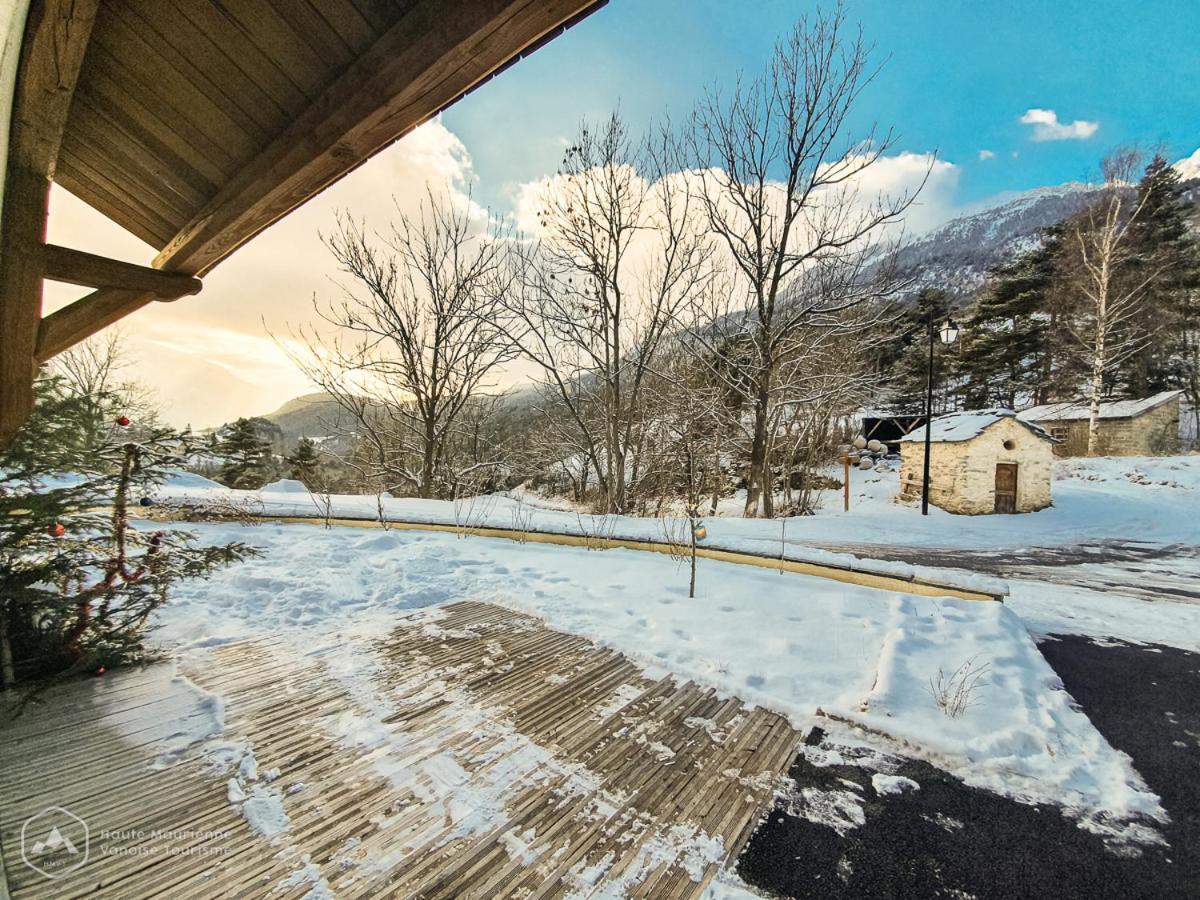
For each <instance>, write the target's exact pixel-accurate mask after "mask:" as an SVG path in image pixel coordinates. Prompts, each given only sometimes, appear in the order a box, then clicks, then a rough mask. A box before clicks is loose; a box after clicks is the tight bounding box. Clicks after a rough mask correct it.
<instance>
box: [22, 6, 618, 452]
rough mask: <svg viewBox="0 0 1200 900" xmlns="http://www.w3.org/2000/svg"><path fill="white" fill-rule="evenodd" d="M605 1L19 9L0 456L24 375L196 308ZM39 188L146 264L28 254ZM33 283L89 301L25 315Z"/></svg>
mask: <svg viewBox="0 0 1200 900" xmlns="http://www.w3.org/2000/svg"><path fill="white" fill-rule="evenodd" d="M604 2H606V0H460V2H450V0H32V2H31V3H30V4H29V13H28V16H27V19H26V22H25V28H24V38H23V42H22V44H21V53H20V61H19V68H18V70H17V82H16V89H15V94H14V98H13V106H12V117H11V128H10V132H9V142H8V159H7V171H6V172H5V180H4V194H3V210H2V219H0V446H4V445H7V443H8V442H9V441H10V440H11V439H12V436H13V435H14V433H15V432H16V430H17V428H18V427H19V426H20V425H21V424H22V423H23V422H24V421H25V420H26V419H27V418H28V415H29V412H30V410H31V409H32V403H33V399H32V384H33V378H34V376H35V373H36V369H37V366H38V365H40V364H41V363H42V362H44V361H45V360H47V359H49V358H50V357H52V356H54V355H55V354H56V353H59V352H61V351H62V350H64V349H66V348H68V347H70V346H72V345H73V344H75V343H77V342H78V341H81V340H83V339H84V338H87V337H88V336H90V335H92V334H94V333H95V332H96V331H98V330H100V329H101V328H104V327H105V326H107V325H110V324H112V323H113V322H115V321H117V320H118V319H120V318H121V317H123V316H126V315H128V314H129V313H131V312H133V311H134V310H136V309H139V308H140V307H142V306H144V305H146V304H147V303H150V302H153V301H155V300H174V299H176V298H178V297H181V296H184V295H187V294H194V293H197V292H198V291H199V290H200V287H201V282H200V276H203V275H204V274H205V273H206V272H208V271H209V270H210V269H211V268H212V267H213V266H215V265H216V264H217V263H218V262H220V261H221V260H222V259H224V258H225V257H226V256H228V255H229V254H231V253H232V252H233V251H234V250H236V249H237V248H238V247H239V246H241V245H242V244H243V243H245V242H246V241H248V240H249V239H250V238H252V237H253V236H254V235H256V234H258V233H259V232H260V231H262V230H263V229H265V228H266V227H267V226H269V225H271V224H272V223H273V222H275V221H276V220H278V219H279V218H281V217H283V216H285V215H287V214H288V213H289V212H291V211H292V210H293V209H295V208H296V207H298V206H300V205H301V204H303V203H304V202H305V201H306V200H308V199H309V198H311V197H312V196H313V195H315V194H317V193H318V192H320V191H321V190H323V189H324V188H326V187H328V186H329V185H330V184H332V183H333V182H334V181H336V180H338V179H339V178H341V177H342V176H344V175H346V174H347V173H348V172H350V171H352V170H353V169H355V168H356V167H357V166H359V165H361V164H362V163H363V162H365V161H366V160H367V159H368V158H370V157H371V156H373V155H374V154H375V153H377V152H379V151H380V150H382V149H383V148H384V147H386V146H388V145H389V144H391V143H392V142H394V141H395V140H397V139H398V138H400V137H402V136H403V135H404V134H406V133H407V132H409V131H411V130H412V129H413V128H415V127H416V126H417V125H419V124H421V123H422V122H424V121H426V120H427V119H429V118H431V117H432V116H434V115H435V114H437V113H438V112H439V111H440V110H442V109H444V108H445V107H446V106H448V105H450V104H451V103H453V102H454V101H455V100H457V99H458V98H460V97H461V96H463V94H465V93H467V92H469V91H470V90H472V89H473V88H475V87H477V86H478V85H479V84H481V83H482V82H483V81H486V80H487V79H488V78H489V77H491V76H492V75H494V74H496V73H497V72H498V71H500V70H501V69H503V68H505V67H506V66H507V65H509V64H511V63H512V62H514V61H515V60H517V59H519V58H520V57H521V56H523V55H525V54H527V53H529V52H531V51H532V50H533V49H535V48H536V47H538V46H540V45H541V44H542V43H545V42H546V41H548V40H550V39H552V38H553V37H555V36H556V35H558V34H559V33H561V32H562V31H563V30H565V28H567V27H569V26H570V25H572V24H574V22H575V21H577V20H578V19H580V18H582V17H584V16H586V15H587V14H589V13H590V12H592V11H593V10H594V9H596V8H597V7H599V6H601V5H603V4H604ZM2 37H3V36H2V35H0V39H2ZM52 181H57V182H58V183H59V184H61V185H62V186H63V187H65V188H66V189H67V190H69V191H70V192H71V193H73V194H75V195H76V196H77V197H79V198H80V199H82V200H84V201H85V202H86V203H88V204H89V205H91V206H92V207H94V208H95V209H97V210H98V211H100V212H101V213H103V214H104V215H105V216H107V217H108V218H109V219H111V220H113V221H114V222H116V223H117V224H119V225H121V226H122V227H124V228H125V229H127V230H128V231H130V232H132V233H133V234H135V235H137V236H138V237H139V238H141V239H142V240H144V241H145V242H146V243H148V244H150V245H151V246H153V247H155V248H156V249H157V250H158V251H159V252H158V255H157V256H156V257H155V258H154V259H153V260H152V261H151V260H148V261H147V263H148V264H147V265H146V266H137V265H131V264H129V263H123V262H117V261H115V260H108V259H104V258H102V257H99V256H95V255H93V254H89V253H86V252H81V251H79V250H69V249H67V248H58V247H53V246H47V245H46V244H45V233H46V232H45V227H46V209H47V200H48V195H49V186H50V182H52ZM43 279H50V280H56V281H66V282H69V283H72V284H77V285H85V286H87V287H93V288H95V289H96V290H95V291H94V292H93V293H91V294H89V295H88V296H86V297H84V298H83V299H81V300H78V301H76V302H74V303H72V304H70V305H69V306H67V307H65V308H63V309H61V310H59V311H57V312H54V313H52V314H50V315H48V316H45V317H43V316H42V282H43Z"/></svg>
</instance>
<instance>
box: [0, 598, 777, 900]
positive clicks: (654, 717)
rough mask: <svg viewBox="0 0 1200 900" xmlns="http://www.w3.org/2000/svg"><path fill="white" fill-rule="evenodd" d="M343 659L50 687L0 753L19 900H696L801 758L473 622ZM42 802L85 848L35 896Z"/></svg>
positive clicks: (512, 628) (497, 620)
mask: <svg viewBox="0 0 1200 900" xmlns="http://www.w3.org/2000/svg"><path fill="white" fill-rule="evenodd" d="M354 649H355V652H354V654H353V655H352V656H350V657H348V656H347V655H346V654H345V653H344V652H343V651H344V650H345V648H344V647H342V648H326V649H325V650H322V651H318V652H315V653H310V654H305V653H304V652H302V651H300V648H299V647H298V646H297V645H296V644H294V643H290V642H287V641H282V642H281V641H270V640H257V641H244V642H240V643H235V644H229V645H225V646H223V647H220V648H217V649H215V650H212V651H208V652H193V653H191V654H189V655H188V656H187V657H186V660H185V664H184V667H185V669H186V672H187V675H188V678H189V679H190V680H184V679H182V678H179V677H176V678H174V679H172V678H170V675H169V669H170V667H169V666H166V665H162V666H155V667H152V668H151V669H150V670H149V671H147V672H144V673H139V672H129V673H123V674H119V675H116V676H112V677H110V678H109V679H106V680H104V681H92V682H84V683H78V682H77V683H73V684H70V685H66V686H63V687H61V688H59V689H57V690H56V691H54V693H53V695H52V696H51V697H50V698H49V702H48V703H47V704H46V705H45V706H43V707H41V708H37V709H34V710H33V711H31V712H29V713H28V714H27V715H26V716H25V717H23V718H22V719H20V720H18V722H17V724H16V726H15V728H14V729H13V730H12V731H11V732H9V733H6V734H5V737H4V739H3V741H0V786H2V787H3V790H2V791H0V797H2V798H3V799H2V800H0V813H2V822H3V833H2V837H3V846H4V848H5V854H6V858H5V860H4V861H5V863H6V864H7V868H8V871H9V873H10V876H11V878H12V884H11V889H12V892H13V896H14V898H17V900H20V898H24V897H37V898H46V900H49V898H54V897H68V896H97V895H105V896H110V895H111V896H122V897H130V898H133V897H157V896H163V895H166V894H170V895H171V896H173V897H181V898H183V897H212V896H216V895H221V896H229V897H236V896H268V895H269V896H280V897H299V896H310V897H330V896H337V897H344V898H348V897H379V896H395V897H415V896H420V897H427V898H431V900H432V898H451V897H478V898H492V897H510V896H537V897H563V896H568V895H574V894H579V895H588V896H591V895H599V896H627V895H636V896H654V897H673V898H689V897H698V896H699V895H700V894H701V893H702V892H703V891H704V889H705V887H706V885H707V884H708V882H709V881H710V880H711V879H712V877H713V876H714V875H715V874H716V873H717V872H718V870H719V869H720V868H721V867H722V866H723V865H726V864H728V863H730V862H731V860H732V859H733V858H735V857H736V855H737V853H738V851H739V850H740V848H741V846H742V845H743V843H744V842H745V840H746V839H747V838H748V837H749V834H750V832H751V830H752V829H753V827H754V826H755V825H756V824H757V821H758V817H759V814H760V811H761V810H762V809H763V808H764V807H765V805H766V804H767V803H768V802H769V800H770V799H771V797H772V792H773V790H774V788H775V787H776V785H777V783H778V781H779V778H780V776H781V775H782V773H783V772H784V771H785V770H786V769H787V767H788V765H789V764H790V763H791V760H792V758H793V756H794V754H795V752H796V749H797V746H798V744H799V741H800V736H799V734H798V733H797V732H796V731H795V730H794V729H792V728H791V727H790V726H789V725H788V723H787V721H786V720H785V719H784V718H783V717H781V716H778V715H776V714H774V713H771V712H768V711H766V710H762V709H757V710H750V709H746V708H745V707H744V706H743V704H742V703H741V702H740V701H738V700H737V699H736V698H729V697H726V698H722V697H720V696H718V695H717V692H716V691H714V690H713V689H712V688H707V687H704V686H701V685H697V684H695V683H692V682H679V681H676V680H674V679H671V678H660V679H658V680H653V681H652V680H649V679H647V678H645V677H644V676H643V675H642V673H641V671H640V669H639V667H638V666H636V665H634V664H633V663H632V662H630V661H629V660H628V659H626V658H625V657H623V656H622V655H621V654H619V653H615V652H613V651H611V650H604V649H602V648H599V647H597V646H596V645H594V644H592V643H591V642H589V641H587V640H585V639H582V638H579V637H575V636H572V635H567V634H563V633H561V632H556V631H552V630H550V629H548V628H546V627H545V626H544V625H542V624H541V623H540V622H539V621H538V620H536V619H534V618H532V617H529V616H525V615H521V614H519V613H514V612H512V611H510V610H507V609H503V608H500V607H496V606H492V605H489V604H483V603H473V602H463V603H456V604H452V605H449V606H446V607H441V608H437V609H430V610H423V611H419V612H416V613H412V614H410V615H408V616H407V617H404V618H403V619H402V620H401V624H400V626H399V627H398V628H396V629H395V631H394V632H393V633H392V634H391V635H389V636H388V637H387V638H386V639H384V640H375V641H369V642H366V643H363V644H360V645H358V646H356V647H355V648H354ZM210 692H215V693H210ZM218 696H220V697H223V698H224V700H222V701H218V700H217V699H216V698H217V697H218ZM67 725H70V727H71V740H70V742H63V741H59V740H58V735H59V730H60V729H61V728H63V727H65V726H67ZM186 739H192V742H191V743H190V744H186V746H185V743H186ZM81 749H82V752H81ZM47 806H59V807H62V808H65V809H68V810H70V811H71V812H72V813H73V814H74V815H78V816H80V817H81V818H83V819H84V820H85V821H86V822H87V823H88V825H89V827H90V828H91V831H92V834H93V835H95V837H94V838H93V845H94V846H93V848H92V857H91V859H90V860H89V861H88V862H86V863H84V864H83V865H82V866H81V867H80V868H79V869H77V870H76V871H75V872H73V873H71V874H70V875H68V876H67V877H64V878H61V879H59V880H56V881H51V882H47V881H46V880H45V879H44V878H42V877H40V876H39V875H37V874H36V873H34V872H32V871H31V870H30V869H28V868H26V867H25V866H22V865H21V864H20V860H19V858H17V857H15V856H14V857H11V858H10V857H9V850H10V848H17V847H19V846H20V834H19V830H20V827H21V822H22V821H23V820H24V819H25V818H26V817H27V816H30V815H33V814H35V813H37V812H39V811H41V810H42V809H43V808H45V807H47Z"/></svg>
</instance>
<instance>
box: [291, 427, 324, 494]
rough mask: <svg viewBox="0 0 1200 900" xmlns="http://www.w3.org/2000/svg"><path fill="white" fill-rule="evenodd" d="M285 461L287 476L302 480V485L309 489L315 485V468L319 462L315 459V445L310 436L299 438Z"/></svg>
mask: <svg viewBox="0 0 1200 900" xmlns="http://www.w3.org/2000/svg"><path fill="white" fill-rule="evenodd" d="M286 462H287V464H288V478H294V479H296V481H300V482H303V483H304V486H305V487H307V488H309V489H312V488H314V487H316V486H317V474H318V473H317V469H318V466H319V465H320V462H319V460H318V459H317V445H316V444H314V443H313V442H312V439H311V438H307V437H302V438H300V441H299V443H297V444H296V449H295V450H293V451H292V454H291V456H289V457H287V459H286Z"/></svg>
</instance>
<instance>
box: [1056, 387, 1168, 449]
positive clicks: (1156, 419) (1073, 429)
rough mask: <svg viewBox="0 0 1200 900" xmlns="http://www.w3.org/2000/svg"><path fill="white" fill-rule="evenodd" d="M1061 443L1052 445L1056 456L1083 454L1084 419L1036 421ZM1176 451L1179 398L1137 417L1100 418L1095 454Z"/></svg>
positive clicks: (1086, 440)
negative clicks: (1098, 439)
mask: <svg viewBox="0 0 1200 900" xmlns="http://www.w3.org/2000/svg"><path fill="white" fill-rule="evenodd" d="M1038 424H1039V425H1041V426H1042V427H1043V428H1045V429H1046V430H1047V431H1048V432H1050V434H1051V435H1053V436H1054V437H1056V438H1059V439H1060V440H1061V441H1062V443H1060V444H1058V445H1057V446H1056V447H1055V448H1054V452H1055V454H1056V455H1058V456H1087V450H1088V422H1087V419H1070V420H1066V421H1061V422H1055V421H1050V420H1046V421H1039V422H1038ZM1178 450H1179V401H1178V400H1177V399H1176V400H1172V401H1171V402H1169V403H1164V404H1162V405H1161V406H1156V407H1155V408H1154V409H1152V410H1149V411H1148V412H1145V413H1142V414H1141V415H1140V416H1131V417H1129V418H1124V419H1101V420H1100V441H1099V447H1098V449H1097V453H1096V455H1097V456H1157V455H1166V454H1171V453H1176V452H1178Z"/></svg>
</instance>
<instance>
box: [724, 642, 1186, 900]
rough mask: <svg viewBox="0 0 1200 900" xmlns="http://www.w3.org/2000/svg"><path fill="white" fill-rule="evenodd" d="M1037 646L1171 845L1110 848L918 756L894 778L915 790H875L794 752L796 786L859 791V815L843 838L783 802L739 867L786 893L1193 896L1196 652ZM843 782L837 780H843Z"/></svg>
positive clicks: (863, 778)
mask: <svg viewBox="0 0 1200 900" xmlns="http://www.w3.org/2000/svg"><path fill="white" fill-rule="evenodd" d="M1042 650H1043V653H1044V654H1045V656H1046V658H1047V659H1048V660H1049V661H1050V664H1051V665H1052V666H1054V668H1055V669H1056V671H1057V672H1058V673H1059V675H1060V676H1061V678H1062V679H1063V682H1064V684H1065V686H1066V688H1067V690H1068V691H1069V692H1070V693H1071V694H1072V696H1074V697H1075V699H1076V700H1077V701H1078V702H1079V704H1080V705H1081V706H1082V707H1083V709H1084V711H1085V712H1087V714H1088V715H1089V716H1090V717H1091V719H1092V721H1093V722H1094V723H1095V725H1096V727H1097V728H1098V729H1099V730H1100V731H1101V732H1102V733H1103V734H1104V735H1105V737H1106V738H1107V739H1108V740H1109V742H1110V743H1112V744H1113V745H1114V746H1116V747H1118V748H1120V749H1121V750H1124V751H1125V752H1126V753H1128V754H1129V755H1130V756H1131V757H1132V759H1133V763H1134V767H1135V768H1136V769H1137V770H1138V771H1139V772H1140V773H1141V774H1142V776H1143V777H1144V778H1145V780H1146V781H1147V783H1148V784H1149V785H1150V787H1151V789H1152V790H1154V791H1155V792H1156V793H1157V794H1158V795H1159V796H1160V797H1161V798H1162V801H1163V806H1164V807H1165V808H1166V810H1167V812H1168V813H1169V815H1170V816H1171V819H1172V822H1171V824H1170V825H1168V826H1166V827H1165V828H1163V829H1162V833H1163V836H1164V837H1165V838H1166V840H1167V841H1168V842H1169V846H1168V847H1161V848H1160V847H1153V848H1149V849H1146V850H1143V851H1142V852H1141V854H1140V855H1138V856H1130V855H1128V854H1127V853H1124V854H1123V853H1119V852H1114V851H1113V850H1111V849H1109V848H1107V847H1106V846H1105V844H1104V841H1103V840H1102V839H1101V838H1100V837H1098V836H1096V835H1094V834H1091V833H1089V832H1086V831H1083V830H1082V829H1080V828H1079V827H1078V826H1077V825H1076V824H1075V823H1074V822H1073V821H1071V820H1068V819H1066V818H1064V817H1063V816H1062V814H1061V813H1060V812H1059V811H1058V810H1057V809H1056V808H1053V807H1037V806H1026V805H1022V804H1019V803H1016V802H1014V801H1011V800H1007V799H1004V798H1002V797H998V796H996V795H994V794H990V793H988V792H985V791H980V790H976V789H973V788H969V787H967V786H965V785H963V784H962V783H961V782H960V781H958V780H956V779H955V778H953V777H952V776H950V775H948V774H946V773H944V772H942V771H940V770H938V769H935V768H933V767H932V766H930V765H929V764H927V763H924V762H918V761H914V760H909V761H905V762H903V764H902V766H901V768H900V769H899V770H898V772H897V773H896V774H899V775H903V776H906V777H908V778H911V779H912V780H913V781H916V782H917V783H918V784H919V785H920V789H919V790H915V791H912V790H910V791H906V792H904V793H902V794H891V795H887V796H884V797H880V796H878V795H876V793H875V791H874V790H873V789H872V787H871V772H870V771H867V770H864V769H863V768H861V767H858V766H853V765H848V766H831V767H825V768H820V767H817V766H814V765H812V764H810V763H808V762H807V761H806V760H805V759H804V757H803V756H801V757H799V758H797V760H796V762H795V764H794V765H793V767H792V770H791V773H790V774H791V776H792V777H793V778H794V779H795V780H796V782H797V783H798V785H800V786H808V787H815V788H819V789H821V790H829V791H846V790H848V789H849V788H848V785H847V782H854V783H856V784H857V785H858V786H859V789H858V790H857V791H855V793H857V794H859V795H860V796H861V798H862V804H861V806H862V811H863V814H864V816H865V820H866V821H865V824H863V825H862V826H861V827H857V828H852V829H849V830H847V831H846V832H845V834H844V836H840V835H839V834H838V833H837V832H836V831H835V830H833V829H832V828H830V827H828V826H826V825H823V824H816V823H814V822H811V821H808V820H807V819H805V818H803V817H800V816H797V815H792V814H790V813H789V812H788V811H787V805H786V803H783V802H781V803H779V804H777V806H776V809H775V810H774V812H773V813H772V814H771V815H770V816H769V817H768V818H767V819H766V820H765V821H764V822H763V824H762V825H761V826H760V827H759V829H758V830H757V832H756V833H755V834H754V836H753V837H752V838H751V840H750V843H749V844H748V845H747V848H746V850H745V851H744V852H743V854H742V856H741V859H740V860H739V863H738V874H739V875H740V876H741V877H742V878H743V879H744V880H745V881H746V882H748V883H749V884H751V885H753V886H755V887H757V888H759V889H760V890H763V891H764V892H766V893H768V894H769V895H773V896H783V897H821V898H837V897H847V898H849V897H854V898H874V897H889V898H891V897H895V898H908V897H913V898H916V897H921V898H924V897H959V898H962V897H978V898H1018V897H1039V898H1041V897H1053V898H1075V897H1079V898H1108V897H1111V898H1122V900H1125V898H1143V897H1144V898H1155V900H1166V898H1176V897H1178V898H1196V897H1200V654H1194V653H1187V652H1185V651H1181V650H1176V649H1173V648H1168V647H1143V646H1131V645H1124V644H1122V645H1115V646H1102V645H1100V644H1097V643H1094V642H1093V641H1091V640H1089V639H1086V638H1080V637H1064V638H1060V639H1052V640H1048V641H1046V642H1045V643H1043V644H1042ZM843 779H844V780H843Z"/></svg>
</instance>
